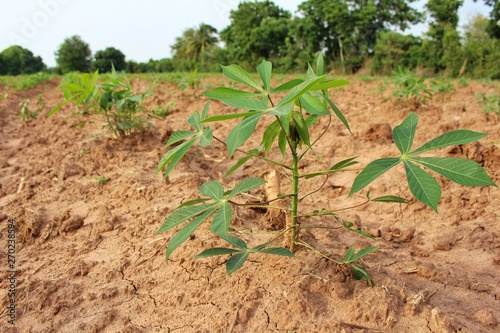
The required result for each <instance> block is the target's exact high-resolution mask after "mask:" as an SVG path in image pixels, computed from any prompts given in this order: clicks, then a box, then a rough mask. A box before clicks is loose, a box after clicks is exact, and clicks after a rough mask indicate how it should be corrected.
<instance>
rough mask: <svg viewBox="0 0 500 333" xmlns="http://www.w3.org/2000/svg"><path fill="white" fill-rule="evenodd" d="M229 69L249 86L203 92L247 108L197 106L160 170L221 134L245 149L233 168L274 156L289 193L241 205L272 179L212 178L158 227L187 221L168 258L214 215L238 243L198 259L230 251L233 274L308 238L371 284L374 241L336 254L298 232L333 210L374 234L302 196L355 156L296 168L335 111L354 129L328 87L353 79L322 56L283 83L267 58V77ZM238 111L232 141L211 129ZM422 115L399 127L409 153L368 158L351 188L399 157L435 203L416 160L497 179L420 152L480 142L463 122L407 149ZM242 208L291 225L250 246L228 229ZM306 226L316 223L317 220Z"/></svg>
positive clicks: (465, 179)
mask: <svg viewBox="0 0 500 333" xmlns="http://www.w3.org/2000/svg"><path fill="white" fill-rule="evenodd" d="M222 70H223V73H224V76H226V77H227V78H228V79H230V80H232V81H234V83H237V84H238V86H245V87H246V89H245V90H239V89H235V88H228V87H217V88H215V89H213V90H211V91H209V92H207V93H206V94H205V96H207V97H209V98H211V99H215V100H218V101H220V102H222V103H224V104H226V105H228V106H231V107H235V108H239V109H241V112H236V113H230V114H221V115H215V116H209V115H208V111H209V105H210V104H209V103H207V104H206V105H205V108H204V109H203V111H202V112H201V113H199V112H195V113H194V114H193V115H191V116H190V117H189V118H188V120H187V122H188V123H189V125H191V127H192V128H193V129H192V130H180V131H177V132H174V133H173V134H172V135H171V136H170V138H169V140H168V142H167V144H166V146H167V147H171V149H170V150H169V151H168V152H167V153H166V154H165V155H164V156H163V158H162V159H161V161H160V163H159V165H158V172H159V171H164V175H165V177H167V176H168V175H169V174H170V172H172V170H173V169H174V168H175V167H176V165H177V164H178V163H179V162H180V161H181V160H182V158H183V157H184V156H185V154H186V153H187V152H188V151H189V149H191V148H192V147H193V146H195V144H198V146H200V147H206V146H210V145H212V143H213V142H218V143H222V144H224V145H225V146H226V147H227V149H228V154H229V156H230V157H233V156H235V154H236V153H238V154H243V157H242V158H240V159H239V160H238V161H237V162H236V164H235V165H234V166H233V167H232V168H231V169H230V170H228V172H227V173H226V176H228V175H230V174H231V173H233V172H234V171H235V170H237V169H238V168H240V167H242V166H243V165H244V164H246V163H248V162H249V161H250V160H252V159H255V158H256V159H260V160H263V161H266V162H268V163H269V164H270V165H271V168H275V169H279V172H280V173H282V174H284V175H286V177H285V178H286V179H288V180H289V181H290V185H291V186H290V188H291V191H290V193H282V194H279V195H278V197H277V198H267V201H264V200H261V202H259V203H257V204H255V203H250V204H248V203H242V202H241V198H240V197H239V195H240V194H242V193H245V192H249V191H252V190H254V189H256V188H258V187H260V186H261V185H263V184H264V183H265V181H264V180H262V179H260V178H253V177H250V178H246V179H243V180H242V181H240V182H238V183H237V184H236V185H235V186H234V187H233V188H232V189H225V188H224V186H223V184H222V183H220V182H219V181H209V182H207V183H205V184H203V185H202V186H201V187H200V189H199V191H200V193H201V195H202V196H201V197H200V198H197V199H193V200H189V201H186V202H184V203H183V204H181V205H180V206H179V207H177V208H176V209H175V210H173V211H172V212H171V213H170V215H169V216H168V217H167V218H166V220H165V221H164V223H163V225H162V226H161V227H160V228H159V230H158V231H157V233H162V232H166V231H170V230H172V229H174V228H177V227H179V226H181V225H183V227H182V228H181V229H178V231H177V232H176V233H175V235H174V236H173V237H172V238H171V239H170V242H169V244H168V246H167V249H166V257H167V259H168V258H169V257H170V255H171V254H172V252H173V251H174V250H175V249H177V248H178V247H179V246H180V245H181V244H182V243H184V242H185V241H186V240H187V239H188V238H189V237H190V235H191V234H192V233H193V232H194V231H195V230H196V229H197V228H198V227H200V225H201V224H202V223H203V222H204V221H205V220H211V223H210V230H211V231H212V232H213V233H214V234H216V235H218V236H219V237H220V238H222V239H223V240H225V241H226V242H228V243H230V244H231V245H233V247H231V248H228V247H223V248H220V247H217V248H212V249H208V250H205V251H203V252H202V253H200V254H199V255H198V256H197V257H198V258H204V257H208V256H216V255H231V257H230V258H229V259H228V261H227V262H226V267H227V271H228V273H229V274H231V273H233V272H234V271H235V270H237V269H238V268H240V267H241V265H242V264H243V263H244V262H245V261H246V260H247V259H248V257H249V255H250V254H252V253H254V252H261V253H269V254H275V255H282V256H290V257H291V256H293V252H294V249H295V247H296V246H303V247H305V248H308V249H310V250H312V251H313V252H316V253H318V254H320V255H321V256H323V257H325V258H327V259H329V260H333V261H334V262H336V263H338V264H344V265H347V266H349V267H350V268H351V270H352V271H353V274H354V276H355V277H357V278H359V279H365V280H367V281H369V282H371V278H370V275H369V274H368V272H366V270H365V269H364V268H362V267H361V266H360V265H359V264H358V263H357V261H358V260H359V259H361V258H362V257H364V256H365V255H367V254H369V253H372V252H373V251H375V250H376V249H377V247H374V246H369V247H366V248H364V249H361V250H359V251H358V252H357V253H356V250H355V249H354V248H353V247H349V249H348V250H347V252H346V253H345V255H344V256H343V259H333V258H332V257H331V256H329V255H326V254H324V253H323V252H321V251H319V250H317V249H315V248H314V247H312V246H311V245H309V244H307V243H306V242H305V241H303V240H302V239H300V237H299V235H300V231H301V230H302V229H303V228H304V227H305V226H304V220H306V219H307V218H309V217H312V216H323V217H327V216H330V217H332V218H333V220H334V223H338V226H335V227H332V229H338V228H339V227H340V228H342V229H346V230H347V231H351V232H354V233H356V234H358V235H362V236H366V237H369V238H371V236H370V235H368V234H366V233H364V232H363V231H361V230H356V229H353V228H352V226H353V225H352V223H349V222H346V221H342V220H341V219H340V218H339V217H338V216H337V213H338V212H336V211H332V210H327V209H322V210H320V211H317V210H316V211H313V212H303V211H302V210H301V209H299V205H300V202H301V200H302V199H303V198H304V197H306V196H310V195H313V194H314V193H316V192H318V191H320V190H321V189H322V188H323V186H324V184H326V181H325V182H324V184H323V185H322V186H320V188H319V189H317V190H315V191H313V192H310V193H306V194H304V193H303V192H301V191H300V189H301V183H302V182H305V181H307V180H308V179H311V178H314V177H325V178H326V179H327V178H328V177H329V175H331V174H333V173H336V172H340V171H349V167H350V166H352V165H355V164H357V163H358V162H356V160H355V159H356V158H355V157H351V158H347V159H344V160H341V161H339V162H338V163H336V164H335V165H333V166H332V167H331V168H329V169H326V170H318V171H308V172H305V171H303V170H302V169H301V168H299V163H300V161H301V160H302V159H303V158H304V157H305V156H306V155H307V154H308V153H310V152H312V151H313V147H314V146H315V145H316V144H317V143H318V141H319V140H320V139H321V138H322V136H323V135H324V134H325V133H326V132H327V131H328V128H329V127H330V125H331V121H332V117H333V116H335V117H336V118H338V120H340V121H341V123H342V124H343V125H344V126H345V127H346V128H347V129H348V130H349V131H350V125H349V123H348V122H347V120H346V118H345V117H344V115H343V114H342V113H341V111H340V110H339V109H338V108H337V106H336V105H335V103H334V102H333V101H332V100H331V99H330V97H329V94H328V90H329V89H331V88H335V87H341V86H343V85H346V84H348V82H347V81H344V80H339V79H330V78H328V77H327V75H325V71H324V61H323V57H322V56H319V57H318V60H317V63H316V70H315V71H314V70H313V69H312V67H311V66H309V69H308V71H307V74H306V76H305V78H304V79H301V78H295V79H291V80H289V81H287V82H285V83H283V84H281V85H279V86H277V87H274V86H272V83H271V82H272V80H271V78H272V70H273V66H272V64H271V62H268V61H262V63H261V64H260V65H259V66H257V73H258V75H259V77H260V80H261V82H257V81H255V80H254V79H253V78H252V76H251V75H250V74H249V73H248V72H246V71H245V70H244V69H243V68H242V67H240V66H237V65H230V66H222ZM234 119H238V120H241V121H240V122H239V123H238V125H236V126H232V129H231V130H230V132H229V133H228V134H227V136H226V139H225V141H224V140H222V139H219V138H218V137H217V136H216V135H214V133H213V130H212V128H211V127H210V126H209V124H210V123H212V122H221V121H228V120H234ZM262 119H268V120H269V121H268V122H266V124H268V125H267V127H266V128H265V130H264V134H263V136H262V140H261V143H260V145H259V146H258V147H256V148H253V149H249V150H246V149H244V148H242V146H243V144H244V143H245V142H246V141H247V140H248V139H249V138H250V137H251V136H252V135H254V134H255V129H256V128H257V126H258V123H259V122H260V121H261V120H262ZM320 120H323V121H324V123H325V124H326V129H325V130H324V131H322V132H321V133H319V134H315V132H316V131H317V128H315V127H314V126H315V123H317V122H318V121H320ZM417 121H418V116H417V115H415V114H413V113H411V114H410V115H408V117H407V118H406V119H405V120H404V121H403V122H402V123H401V124H400V125H399V126H396V127H395V128H394V131H393V139H394V142H395V144H396V146H397V148H398V149H399V150H400V151H401V154H402V155H401V156H400V157H399V158H384V159H380V160H376V161H374V162H372V163H370V164H368V165H367V166H366V168H365V169H364V170H363V171H362V172H361V173H360V174H359V175H358V176H357V177H356V179H355V181H354V184H353V187H352V189H351V192H350V195H352V194H354V193H356V192H358V191H361V190H362V189H363V188H365V187H366V186H368V185H369V184H370V183H371V182H372V181H374V180H375V179H377V178H378V177H379V176H380V175H382V174H383V173H384V172H386V171H387V170H389V169H390V168H392V167H394V166H396V165H397V164H399V163H403V164H404V165H405V168H406V171H407V177H408V184H409V187H410V190H411V192H412V194H413V195H414V196H415V197H416V198H417V199H418V200H420V201H421V202H423V203H424V204H426V205H428V206H430V207H431V208H432V209H434V210H436V211H437V202H438V201H439V198H440V193H441V190H440V187H439V185H438V183H437V182H436V181H435V180H434V179H433V178H432V177H431V176H429V175H428V174H427V173H425V172H424V171H423V170H422V169H421V168H419V167H418V166H417V165H416V163H419V164H422V165H424V166H426V167H427V168H429V169H431V170H433V171H435V172H438V173H440V174H442V175H444V176H445V177H446V178H448V179H451V180H453V181H455V182H458V183H459V184H463V185H469V186H496V185H495V184H494V183H493V182H492V181H491V179H490V178H489V177H488V175H487V174H486V173H485V171H484V170H483V169H482V168H481V166H480V165H479V164H477V163H476V162H474V161H470V160H466V159H456V158H438V157H418V156H417V155H418V154H420V153H423V152H428V151H431V150H434V149H438V148H442V147H446V146H451V145H458V144H464V143H468V142H471V141H474V140H478V139H480V138H482V137H483V136H484V134H481V133H476V132H472V131H465V130H458V131H452V132H448V133H446V134H443V135H442V136H440V137H438V138H436V139H434V140H431V141H429V142H428V143H426V144H424V145H423V146H421V147H420V148H418V149H416V150H414V151H412V152H410V150H411V146H412V144H413V139H414V137H415V131H416V127H417ZM273 147H277V148H279V151H280V152H281V155H282V157H283V159H284V160H285V161H284V162H280V161H278V160H276V159H274V158H273V157H272V156H271V153H272V150H273ZM286 161H288V162H286ZM281 199H288V200H290V201H291V203H290V205H289V207H287V208H284V207H282V206H279V205H274V202H275V201H276V200H281ZM369 202H397V203H406V202H407V201H406V200H405V199H403V198H400V197H396V196H383V197H378V198H374V199H372V198H371V197H370V194H369V192H368V193H367V194H366V201H365V202H364V204H367V203H369ZM235 206H239V207H249V208H251V207H254V208H260V209H267V210H271V209H279V210H281V211H282V212H284V214H286V215H287V216H288V218H287V225H286V227H285V228H284V230H282V231H281V233H279V234H278V236H275V237H274V238H272V239H270V240H269V241H268V242H265V243H264V244H260V245H257V246H255V247H252V248H250V249H249V248H248V247H247V245H246V243H245V242H244V241H243V240H242V239H240V238H239V237H237V236H235V233H236V234H237V231H236V230H234V229H233V228H231V227H230V224H231V220H232V217H233V213H234V207H235ZM356 207H359V204H358V205H353V206H352V207H351V209H354V208H356ZM299 222H300V223H299ZM307 227H308V228H309V229H314V227H311V226H307ZM323 228H324V226H323ZM281 235H284V236H285V240H286V241H285V244H286V245H287V248H276V247H270V246H272V244H273V242H274V241H276V240H277V239H278V238H280V237H281Z"/></svg>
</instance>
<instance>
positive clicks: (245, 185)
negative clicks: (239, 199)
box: [227, 178, 267, 200]
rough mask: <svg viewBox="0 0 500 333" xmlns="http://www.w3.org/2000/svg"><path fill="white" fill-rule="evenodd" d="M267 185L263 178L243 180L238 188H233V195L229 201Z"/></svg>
mask: <svg viewBox="0 0 500 333" xmlns="http://www.w3.org/2000/svg"><path fill="white" fill-rule="evenodd" d="M265 183H267V182H266V181H265V180H264V179H261V178H246V179H243V180H242V181H241V182H239V183H238V184H236V186H235V187H234V188H233V190H232V191H231V193H230V194H229V195H228V197H227V199H228V200H231V199H232V198H234V196H236V195H238V194H240V193H244V192H248V191H251V190H253V189H256V188H257V187H259V186H262V185H264V184H265Z"/></svg>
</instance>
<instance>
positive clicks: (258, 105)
mask: <svg viewBox="0 0 500 333" xmlns="http://www.w3.org/2000/svg"><path fill="white" fill-rule="evenodd" d="M261 96H262V95H261ZM220 101H221V102H222V103H224V104H226V105H229V106H233V107H235V108H241V109H247V110H255V111H266V110H267V98H260V99H257V98H234V99H221V100H220Z"/></svg>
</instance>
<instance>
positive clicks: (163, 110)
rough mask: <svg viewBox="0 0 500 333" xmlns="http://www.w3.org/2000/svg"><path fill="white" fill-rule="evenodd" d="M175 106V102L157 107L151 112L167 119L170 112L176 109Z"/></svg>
mask: <svg viewBox="0 0 500 333" xmlns="http://www.w3.org/2000/svg"><path fill="white" fill-rule="evenodd" d="M174 105H175V103H174V102H169V103H167V104H165V105H156V106H155V107H154V108H153V110H151V113H152V114H153V115H154V116H156V117H160V118H165V117H166V116H167V115H168V113H169V112H170V110H172V109H173V108H174Z"/></svg>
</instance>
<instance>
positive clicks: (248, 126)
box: [226, 113, 262, 157]
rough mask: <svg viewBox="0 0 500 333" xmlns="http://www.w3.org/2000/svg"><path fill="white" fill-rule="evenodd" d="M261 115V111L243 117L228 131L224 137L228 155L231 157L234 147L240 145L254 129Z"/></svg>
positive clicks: (236, 147)
mask: <svg viewBox="0 0 500 333" xmlns="http://www.w3.org/2000/svg"><path fill="white" fill-rule="evenodd" d="M261 117H262V113H255V114H253V115H251V116H249V117H247V118H245V119H243V120H242V121H241V122H240V123H239V124H238V125H236V127H235V128H234V129H233V130H232V131H231V132H230V133H229V135H228V136H227V138H226V144H227V149H228V150H229V156H230V157H232V156H233V154H234V152H235V151H236V149H238V147H239V146H241V145H242V144H243V143H244V142H245V141H247V140H248V138H249V137H250V136H251V135H252V133H253V132H254V131H255V127H256V126H257V122H258V121H259V119H260V118H261Z"/></svg>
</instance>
